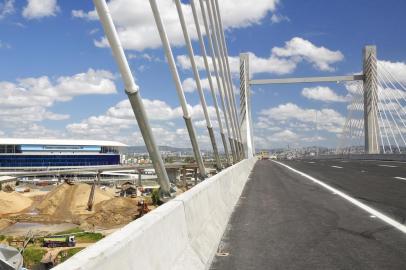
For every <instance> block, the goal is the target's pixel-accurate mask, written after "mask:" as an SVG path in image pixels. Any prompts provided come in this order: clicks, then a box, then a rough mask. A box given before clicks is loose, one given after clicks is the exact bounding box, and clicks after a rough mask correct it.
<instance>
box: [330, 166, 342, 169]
mask: <svg viewBox="0 0 406 270" xmlns="http://www.w3.org/2000/svg"><path fill="white" fill-rule="evenodd" d="M330 167H331V168H337V169H342V168H343V167H340V166H330Z"/></svg>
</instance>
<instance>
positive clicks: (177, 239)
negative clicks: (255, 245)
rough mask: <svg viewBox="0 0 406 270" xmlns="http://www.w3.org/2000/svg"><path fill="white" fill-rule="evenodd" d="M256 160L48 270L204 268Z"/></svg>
mask: <svg viewBox="0 0 406 270" xmlns="http://www.w3.org/2000/svg"><path fill="white" fill-rule="evenodd" d="M256 160H257V159H256V158H251V159H246V160H243V161H241V162H239V163H237V164H235V165H233V166H231V167H229V168H227V169H225V170H223V171H221V172H220V173H218V174H216V175H215V176H213V177H210V178H208V179H207V180H205V181H203V182H202V183H200V184H198V185H197V186H195V187H193V188H192V189H190V190H189V191H187V192H185V193H184V194H182V195H180V196H178V197H177V198H175V199H173V200H171V201H169V202H167V203H166V204H164V205H162V206H160V207H158V208H157V209H155V210H154V211H152V212H151V213H149V214H147V215H145V216H143V217H142V218H140V219H137V220H135V221H133V222H132V223H130V224H128V225H127V226H125V227H123V228H122V229H121V230H119V231H117V232H115V233H113V234H111V235H109V236H108V237H106V238H105V239H103V240H101V241H100V242H98V243H96V244H94V245H93V246H91V247H89V248H87V249H85V250H83V251H81V252H79V253H77V254H76V255H75V256H73V257H72V258H70V259H69V260H67V261H66V262H65V263H63V264H60V265H59V266H57V267H56V268H54V269H55V270H80V269H98V270H104V269H106V270H107V269H122V270H125V269H157V270H159V269H185V270H186V269H207V268H208V267H209V265H210V263H211V261H212V259H213V257H214V255H215V252H216V250H217V247H218V244H219V242H220V240H221V236H222V234H223V232H224V230H225V228H226V226H227V223H228V220H229V218H230V216H231V213H232V212H233V209H234V207H235V205H236V203H237V201H238V199H239V197H240V195H241V193H242V191H243V188H244V186H245V183H246V182H247V180H248V178H249V175H250V172H251V170H252V168H253V167H254V164H255V162H256Z"/></svg>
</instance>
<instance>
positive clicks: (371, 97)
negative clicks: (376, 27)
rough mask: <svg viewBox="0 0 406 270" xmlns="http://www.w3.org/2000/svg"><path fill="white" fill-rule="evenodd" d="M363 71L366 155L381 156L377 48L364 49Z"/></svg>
mask: <svg viewBox="0 0 406 270" xmlns="http://www.w3.org/2000/svg"><path fill="white" fill-rule="evenodd" d="M363 69H364V80H363V88H364V131H365V132H364V134H365V153H366V154H379V152H380V149H379V122H378V71H377V58H376V46H365V47H364V50H363Z"/></svg>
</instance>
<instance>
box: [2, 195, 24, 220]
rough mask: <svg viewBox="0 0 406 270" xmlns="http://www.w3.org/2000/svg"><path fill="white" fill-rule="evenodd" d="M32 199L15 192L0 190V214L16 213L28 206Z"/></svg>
mask: <svg viewBox="0 0 406 270" xmlns="http://www.w3.org/2000/svg"><path fill="white" fill-rule="evenodd" d="M31 204H32V200H31V199H30V198H26V197H24V196H22V195H21V194H19V193H17V192H4V191H0V216H1V215H4V214H11V213H18V212H21V211H23V210H24V209H26V208H28V207H30V206H31Z"/></svg>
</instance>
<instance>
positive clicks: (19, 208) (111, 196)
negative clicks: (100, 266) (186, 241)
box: [0, 169, 197, 269]
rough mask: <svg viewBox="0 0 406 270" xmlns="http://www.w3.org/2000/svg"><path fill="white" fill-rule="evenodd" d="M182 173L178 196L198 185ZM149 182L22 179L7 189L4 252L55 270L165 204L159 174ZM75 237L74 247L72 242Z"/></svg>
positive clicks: (0, 243) (0, 241)
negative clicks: (18, 253) (12, 252)
mask: <svg viewBox="0 0 406 270" xmlns="http://www.w3.org/2000/svg"><path fill="white" fill-rule="evenodd" d="M179 171H180V172H181V173H179V174H178V177H177V179H175V181H174V183H171V192H172V193H173V194H172V195H173V196H176V195H178V194H181V193H183V192H184V191H186V190H187V189H189V188H191V187H192V186H193V185H195V184H196V183H197V176H196V175H195V173H194V172H195V169H181V170H179ZM133 178H134V177H130V178H129V179H133ZM146 178H147V180H143V181H140V179H137V180H120V181H117V180H116V181H106V178H104V179H103V178H101V177H100V175H99V178H95V179H93V180H92V181H81V179H80V178H79V179H78V178H70V179H62V180H61V181H58V182H56V183H54V182H52V181H51V182H50V181H46V180H44V181H42V180H39V181H32V180H31V181H30V180H28V181H27V180H24V181H18V180H17V181H16V182H15V183H13V184H12V185H11V184H7V185H3V187H2V190H0V248H2V249H8V248H15V249H16V250H19V251H20V253H21V254H23V257H24V267H26V268H28V269H50V268H51V267H53V266H55V265H57V264H58V263H60V262H63V261H64V260H65V259H67V258H69V257H70V256H72V255H74V254H75V253H76V252H78V251H80V250H81V249H83V248H85V247H87V246H88V245H91V244H92V243H94V242H97V241H98V240H100V239H102V238H103V237H105V236H106V235H109V234H111V233H113V232H115V231H116V230H119V229H120V228H121V227H123V226H125V225H126V224H128V223H130V222H131V221H133V220H135V219H137V218H139V217H141V216H143V215H144V214H146V213H148V212H150V211H152V210H153V209H154V208H156V207H157V206H158V205H160V204H161V203H162V202H161V201H160V195H159V188H160V186H159V184H158V182H157V179H156V175H151V172H148V174H147V175H146ZM24 179H25V178H24ZM36 179H38V178H36ZM122 179H125V178H122ZM97 180H99V181H97ZM72 237H76V240H74V241H73V240H71V242H74V244H72V243H70V242H69V241H68V240H67V239H70V238H72ZM48 238H49V239H51V240H50V241H51V244H47V242H46V241H45V239H48ZM55 239H56V240H55ZM32 257H34V258H32Z"/></svg>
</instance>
